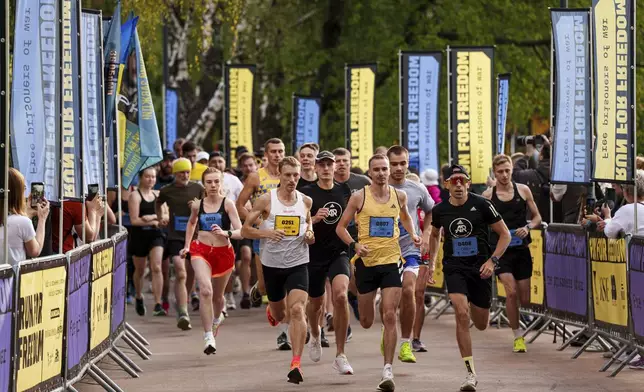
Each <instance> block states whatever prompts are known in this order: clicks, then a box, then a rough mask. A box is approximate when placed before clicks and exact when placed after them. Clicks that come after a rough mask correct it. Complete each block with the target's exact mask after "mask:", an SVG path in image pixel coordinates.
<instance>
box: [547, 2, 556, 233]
mask: <svg viewBox="0 0 644 392" xmlns="http://www.w3.org/2000/svg"><path fill="white" fill-rule="evenodd" d="M548 9H550V8H548ZM554 61H555V48H554V42H553V38H552V28H551V29H550V139H551V140H552V141H553V142H554V140H555V138H554V132H555V127H554V94H553V91H554V87H555V77H554ZM552 150H553V149H552V147H551V148H550V170H551V171H552V162H553V161H554V159H553V154H552ZM550 177H551V178H552V173H550ZM550 187H552V184H550ZM548 199H550V214H549V215H550V217H549V218H550V219H549V221H550V223H552V222H553V215H554V203H553V201H552V197H550V195H548Z"/></svg>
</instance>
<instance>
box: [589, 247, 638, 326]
mask: <svg viewBox="0 0 644 392" xmlns="http://www.w3.org/2000/svg"><path fill="white" fill-rule="evenodd" d="M588 249H589V251H590V261H591V265H592V286H593V305H594V310H595V319H596V320H599V321H603V322H605V323H610V324H614V325H619V326H622V327H626V326H627V325H628V296H627V286H628V285H627V280H626V240H624V239H616V240H612V239H607V238H605V237H589V238H588Z"/></svg>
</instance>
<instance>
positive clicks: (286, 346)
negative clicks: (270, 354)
mask: <svg viewBox="0 0 644 392" xmlns="http://www.w3.org/2000/svg"><path fill="white" fill-rule="evenodd" d="M277 349H278V350H280V351H291V343H289V341H288V335H286V333H285V332H282V333H281V334H279V336H278V337H277Z"/></svg>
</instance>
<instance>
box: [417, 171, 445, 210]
mask: <svg viewBox="0 0 644 392" xmlns="http://www.w3.org/2000/svg"><path fill="white" fill-rule="evenodd" d="M421 179H422V182H423V185H425V187H427V191H428V192H429V196H431V198H432V200H434V203H435V204H438V203H440V202H441V201H442V199H441V188H440V187H439V186H438V172H437V171H436V170H434V169H427V170H425V171H424V172H423V175H422V178H421Z"/></svg>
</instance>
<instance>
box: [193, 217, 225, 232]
mask: <svg viewBox="0 0 644 392" xmlns="http://www.w3.org/2000/svg"><path fill="white" fill-rule="evenodd" d="M199 223H200V225H201V228H202V229H207V230H210V229H211V227H212V225H217V226H219V227H221V225H222V223H221V214H219V213H214V214H201V215H200V216H199ZM222 230H223V227H222Z"/></svg>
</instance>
